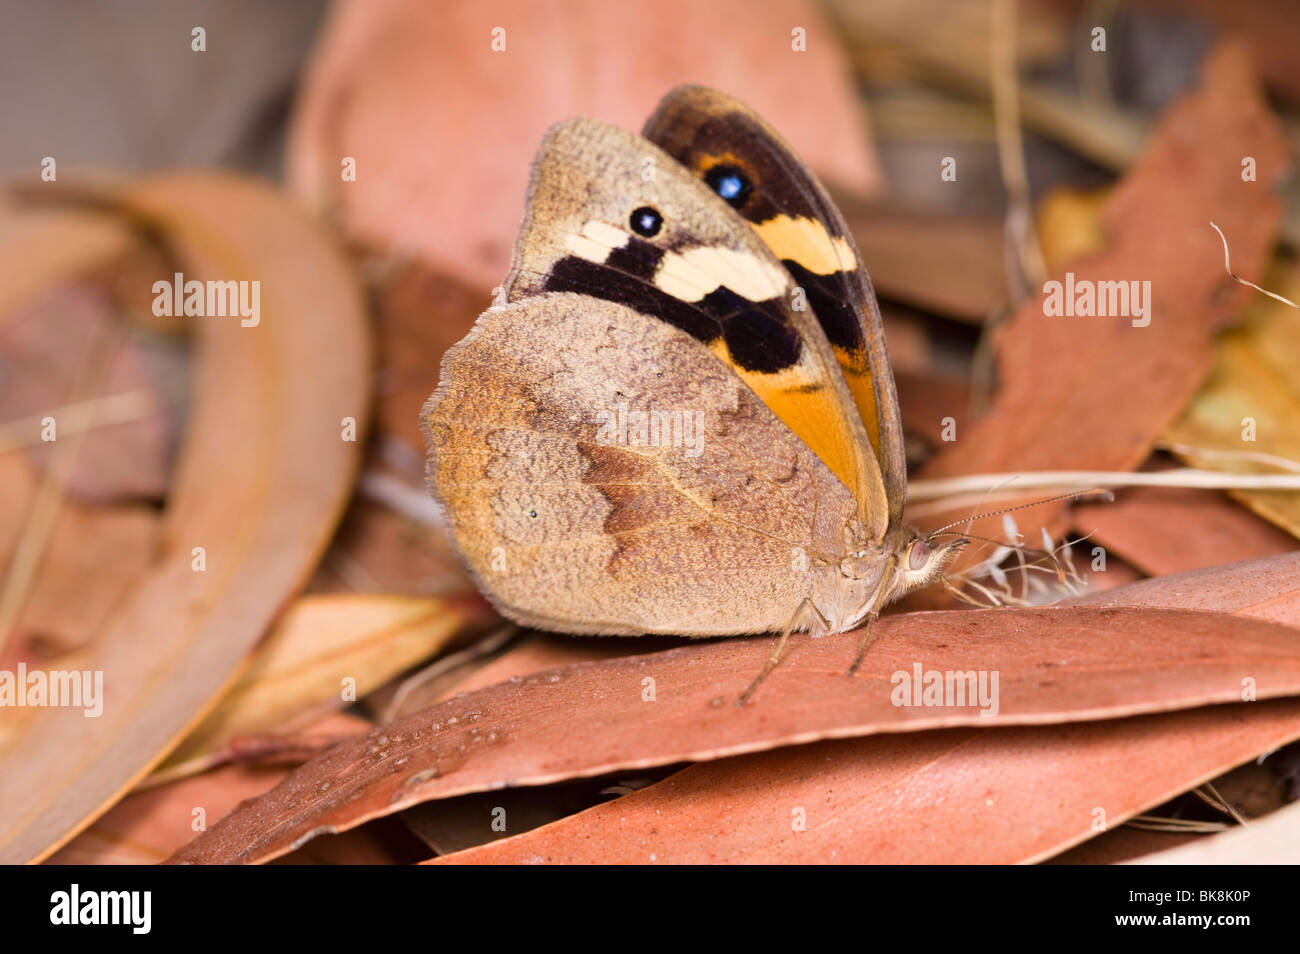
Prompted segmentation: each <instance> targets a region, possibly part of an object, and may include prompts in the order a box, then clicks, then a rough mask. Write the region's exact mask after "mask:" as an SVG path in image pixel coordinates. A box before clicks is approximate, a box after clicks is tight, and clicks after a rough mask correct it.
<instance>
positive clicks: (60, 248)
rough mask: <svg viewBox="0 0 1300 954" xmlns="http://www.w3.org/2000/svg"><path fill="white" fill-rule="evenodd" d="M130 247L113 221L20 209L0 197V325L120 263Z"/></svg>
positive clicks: (85, 213)
mask: <svg viewBox="0 0 1300 954" xmlns="http://www.w3.org/2000/svg"><path fill="white" fill-rule="evenodd" d="M136 242H137V237H136V234H135V232H134V231H133V230H132V229H131V228H130V226H129V225H128V224H127V223H125V222H123V221H122V220H121V219H120V218H119V217H117V216H113V215H109V214H106V213H104V212H101V211H97V210H94V209H80V208H59V209H44V208H37V209H29V208H22V207H19V206H17V205H16V204H12V201H11V200H9V199H8V198H7V197H4V196H0V325H2V324H4V323H5V322H6V321H8V320H9V318H10V317H11V316H12V315H13V314H14V313H15V312H16V311H17V310H18V309H19V308H22V307H23V306H25V305H27V304H28V302H29V301H30V300H31V299H32V298H35V297H37V296H39V295H41V294H43V293H45V292H47V291H48V290H49V289H50V288H51V287H53V286H56V285H59V284H62V283H63V282H65V281H67V280H69V279H72V278H77V277H80V276H82V275H85V274H87V273H89V272H91V271H94V270H95V269H98V268H100V267H102V266H104V265H107V264H108V263H110V262H112V261H114V260H116V259H118V258H121V257H122V256H124V255H126V254H127V253H128V252H129V251H130V250H131V248H132V246H134V245H135V243H136Z"/></svg>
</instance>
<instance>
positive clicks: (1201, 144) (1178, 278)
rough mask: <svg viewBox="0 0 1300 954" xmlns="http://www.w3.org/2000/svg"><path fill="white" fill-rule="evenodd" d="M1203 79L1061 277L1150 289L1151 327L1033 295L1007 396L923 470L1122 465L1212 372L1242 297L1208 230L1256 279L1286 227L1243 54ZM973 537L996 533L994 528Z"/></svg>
mask: <svg viewBox="0 0 1300 954" xmlns="http://www.w3.org/2000/svg"><path fill="white" fill-rule="evenodd" d="M1203 73H1204V78H1203V81H1202V85H1201V87H1200V88H1199V89H1198V90H1196V91H1194V92H1193V93H1192V94H1190V95H1188V96H1186V97H1184V98H1183V99H1182V100H1180V101H1179V102H1178V103H1176V104H1175V105H1174V106H1172V107H1171V108H1170V109H1169V110H1168V111H1167V112H1166V113H1165V114H1164V116H1163V117H1162V119H1161V121H1160V123H1159V124H1158V126H1157V128H1156V129H1155V131H1154V132H1153V133H1152V135H1151V138H1150V140H1149V142H1148V144H1147V146H1146V148H1145V149H1144V151H1143V153H1142V156H1141V158H1140V159H1139V160H1138V161H1137V163H1136V164H1135V165H1134V166H1133V167H1132V168H1131V169H1130V170H1129V172H1128V174H1127V175H1126V176H1125V177H1124V179H1123V181H1122V182H1121V183H1120V184H1119V185H1118V186H1117V187H1116V188H1115V189H1114V190H1113V192H1112V193H1111V194H1110V196H1109V198H1108V199H1107V201H1106V203H1105V208H1104V211H1103V214H1102V227H1103V229H1104V230H1105V232H1106V234H1107V236H1108V237H1109V242H1108V244H1107V246H1106V247H1105V249H1103V250H1102V251H1100V252H1098V253H1096V254H1094V255H1088V256H1085V257H1083V258H1081V259H1076V260H1074V261H1073V263H1072V264H1071V266H1070V269H1069V270H1070V271H1071V272H1073V273H1074V276H1075V280H1076V282H1078V281H1081V280H1088V281H1124V282H1128V281H1150V282H1151V285H1150V288H1151V295H1150V298H1151V301H1150V302H1149V307H1150V316H1151V322H1150V324H1149V325H1148V326H1146V327H1134V326H1133V325H1132V323H1131V322H1132V319H1130V318H1122V317H1121V318H1078V317H1047V316H1046V315H1045V314H1044V296H1043V295H1041V294H1034V295H1033V296H1032V297H1031V299H1030V300H1029V301H1027V302H1026V303H1025V304H1024V305H1023V306H1022V307H1021V308H1020V309H1019V310H1018V311H1017V312H1016V313H1015V315H1014V316H1013V317H1012V318H1011V320H1010V321H1009V322H1008V323H1007V324H1006V325H1004V326H1002V327H1001V328H1000V329H999V331H998V334H997V354H998V367H999V370H1000V373H1001V387H1000V390H999V391H998V392H997V394H996V396H995V398H994V401H993V404H992V407H991V409H990V411H989V413H988V414H987V415H985V416H984V417H983V418H982V419H981V420H979V421H978V422H977V423H976V424H975V425H974V426H973V427H971V428H969V429H968V430H967V431H966V432H965V433H964V434H958V440H957V441H956V443H955V444H950V445H946V446H945V450H944V452H943V453H941V454H938V455H936V457H935V458H934V459H932V460H931V461H929V462H928V463H927V465H926V466H925V467H924V468H923V470H922V473H921V476H923V477H945V476H953V475H959V474H972V473H999V472H1007V471H1022V470H1058V469H1079V468H1083V469H1099V470H1131V469H1133V468H1135V467H1137V466H1138V465H1140V464H1141V463H1142V462H1143V461H1144V460H1146V458H1147V456H1148V454H1149V453H1150V451H1151V448H1152V445H1153V444H1154V442H1155V441H1156V439H1157V438H1158V437H1159V436H1160V434H1161V433H1162V432H1163V431H1164V429H1165V428H1166V427H1167V426H1168V425H1169V423H1170V422H1171V421H1172V420H1173V419H1174V418H1175V417H1176V415H1178V414H1179V413H1180V411H1181V410H1182V409H1183V408H1184V407H1186V405H1187V403H1188V402H1189V401H1190V400H1191V399H1192V397H1193V396H1194V395H1195V393H1196V389H1197V388H1198V387H1199V386H1200V385H1201V384H1202V382H1203V381H1204V380H1205V377H1206V375H1207V374H1208V373H1209V371H1210V368H1211V367H1212V364H1213V360H1214V350H1213V346H1214V338H1213V332H1214V331H1215V330H1216V329H1217V328H1218V327H1220V326H1221V325H1222V324H1223V323H1224V322H1225V321H1226V320H1227V319H1228V318H1230V317H1231V316H1232V315H1233V314H1235V313H1237V312H1238V311H1239V310H1240V308H1241V307H1242V306H1244V304H1245V303H1246V301H1247V299H1248V293H1247V289H1245V288H1243V287H1241V286H1239V285H1237V284H1236V283H1235V282H1233V281H1232V279H1231V278H1229V277H1228V276H1227V275H1226V274H1225V273H1224V271H1223V249H1222V246H1221V245H1220V243H1219V237H1218V236H1217V235H1216V234H1215V233H1214V231H1213V229H1211V228H1210V225H1209V223H1210V222H1211V221H1214V222H1216V223H1218V224H1219V226H1220V227H1221V228H1223V230H1224V232H1225V234H1227V235H1228V237H1229V241H1230V242H1231V244H1232V256H1233V268H1234V270H1236V271H1237V272H1238V274H1241V275H1243V276H1246V277H1249V278H1253V279H1256V280H1257V279H1258V278H1259V276H1260V273H1261V272H1262V270H1263V265H1264V263H1265V261H1266V256H1267V254H1268V251H1269V249H1270V248H1271V247H1272V244H1273V241H1274V238H1275V236H1276V234H1277V229H1278V224H1279V221H1280V214H1281V213H1280V204H1279V201H1278V198H1277V195H1276V193H1275V191H1274V189H1273V184H1275V183H1277V182H1278V181H1280V179H1281V178H1282V176H1283V175H1284V173H1285V171H1286V166H1287V162H1288V159H1287V154H1286V146H1285V141H1284V140H1283V138H1282V136H1281V134H1280V132H1279V130H1278V125H1277V121H1276V120H1275V118H1274V117H1273V116H1272V115H1271V114H1270V113H1269V111H1268V108H1267V106H1266V105H1265V103H1264V101H1263V98H1262V96H1261V93H1260V91H1259V88H1258V85H1257V82H1256V79H1255V76H1254V73H1253V70H1252V68H1251V65H1250V62H1249V58H1248V54H1247V53H1246V51H1245V50H1244V48H1243V47H1241V46H1240V45H1239V44H1236V43H1233V42H1231V41H1226V42H1224V43H1222V44H1220V45H1219V46H1218V47H1216V48H1215V50H1214V51H1213V52H1212V53H1211V54H1210V56H1209V57H1208V59H1207V61H1206V64H1205V67H1204V70H1203ZM1242 156H1253V157H1254V158H1255V159H1256V160H1257V163H1258V166H1257V169H1258V181H1257V182H1243V181H1242V178H1241V171H1242V166H1241V159H1242ZM1056 277H1057V278H1058V279H1060V278H1063V276H1060V275H1059V274H1058V275H1057V276H1056ZM1059 512H1060V505H1053V506H1051V507H1050V508H1048V509H1044V508H1035V509H1034V510H1032V511H1027V512H1026V513H1025V514H1023V515H1017V516H1018V518H1023V519H1021V520H1020V523H1021V525H1022V526H1027V527H1030V528H1035V527H1036V526H1037V525H1038V524H1040V523H1053V524H1055V523H1059V518H1057V517H1055V516H1048V515H1049V514H1050V515H1056V514H1059ZM954 513H955V514H956V515H955V516H949V517H948V519H958V518H960V516H962V515H964V514H963V513H960V512H954ZM945 522H946V521H945ZM1058 529H1059V528H1058ZM990 531H991V533H990ZM977 532H982V533H985V534H987V535H996V534H997V533H998V530H997V525H996V524H992V525H989V526H986V527H985V528H984V529H982V530H981V529H979V527H978V526H977Z"/></svg>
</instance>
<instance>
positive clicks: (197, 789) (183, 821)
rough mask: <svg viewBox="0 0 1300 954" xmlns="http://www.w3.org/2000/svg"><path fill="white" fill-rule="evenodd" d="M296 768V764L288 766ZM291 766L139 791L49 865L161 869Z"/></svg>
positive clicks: (223, 773) (344, 721)
mask: <svg viewBox="0 0 1300 954" xmlns="http://www.w3.org/2000/svg"><path fill="white" fill-rule="evenodd" d="M369 728H370V723H368V722H366V721H365V720H364V719H361V718H358V717H357V716H353V715H347V714H344V713H336V714H332V715H330V716H328V717H326V718H325V719H323V720H321V721H320V722H318V723H316V724H315V725H313V726H312V731H313V732H314V733H317V734H327V733H329V734H334V735H336V736H339V737H342V736H345V735H352V734H358V733H361V732H365V731H366V730H367V729H369ZM287 764H291V763H287ZM287 764H285V765H266V764H255V765H250V764H237V765H224V766H221V767H220V768H217V769H214V770H213V771H211V772H207V773H205V774H203V775H199V776H196V777H192V778H186V779H182V780H180V781H178V782H173V783H171V784H168V785H163V786H159V787H157V788H149V789H145V790H144V791H137V792H133V793H132V794H130V795H128V796H127V797H126V798H124V799H122V801H120V802H118V803H117V804H116V805H114V806H113V807H112V808H111V809H109V811H108V812H107V813H106V814H105V815H104V816H103V817H102V818H100V819H98V820H97V821H96V822H95V823H94V824H93V825H91V826H90V827H89V828H87V829H86V830H85V831H83V832H82V833H81V834H80V835H78V836H77V837H76V838H74V839H73V840H72V841H71V842H69V843H68V844H67V845H65V846H64V847H63V848H61V849H59V851H57V852H56V853H55V854H54V855H53V856H52V857H51V858H49V860H48V861H47V862H46V864H53V865H71V864H76V865H87V864H100V865H102V864H157V863H159V862H160V861H163V860H165V859H166V858H167V856H168V855H170V854H171V853H172V852H173V851H175V850H176V849H177V848H179V847H180V846H181V845H183V844H185V842H187V841H189V840H190V839H191V838H193V837H194V833H195V829H194V827H193V826H194V825H195V823H196V822H197V821H199V820H200V819H199V818H198V817H196V815H195V812H196V810H200V809H201V810H202V816H201V820H202V823H203V824H204V825H210V824H212V822H214V821H216V819H218V818H220V817H221V816H222V815H224V814H226V813H227V812H229V811H230V810H232V809H233V808H234V807H235V806H236V805H238V804H239V803H240V802H242V801H244V800H245V799H248V798H254V797H256V796H257V795H260V794H261V793H262V792H265V791H266V790H267V789H269V788H271V787H273V786H274V785H275V783H276V782H278V781H279V780H280V779H281V778H283V777H284V775H285V773H286V772H287V771H288V768H287Z"/></svg>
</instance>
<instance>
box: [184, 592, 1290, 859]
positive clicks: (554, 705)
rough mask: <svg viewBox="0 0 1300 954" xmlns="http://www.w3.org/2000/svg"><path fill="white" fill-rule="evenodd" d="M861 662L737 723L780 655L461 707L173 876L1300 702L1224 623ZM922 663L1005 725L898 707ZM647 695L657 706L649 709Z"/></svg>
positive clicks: (525, 692) (621, 672) (1011, 613)
mask: <svg viewBox="0 0 1300 954" xmlns="http://www.w3.org/2000/svg"><path fill="white" fill-rule="evenodd" d="M1289 582H1290V585H1291V586H1292V587H1294V581H1293V580H1292V581H1289ZM1115 592H1122V591H1115ZM1292 596H1293V597H1294V598H1300V594H1296V593H1293V594H1292ZM1112 599H1113V600H1117V601H1118V600H1120V599H1121V597H1120V596H1118V595H1113V594H1112ZM851 645H852V640H851V639H846V640H835V639H825V640H813V639H806V638H805V639H798V640H795V641H794V642H793V648H792V649H791V650H790V653H789V657H788V658H787V660H786V661H785V662H784V663H783V665H782V668H781V669H779V670H778V671H777V672H776V673H775V674H774V675H773V676H772V677H771V678H769V679H768V681H767V683H765V684H764V686H763V688H762V690H761V691H760V693H759V694H758V696H757V697H756V702H755V704H753V705H751V706H747V707H745V708H738V707H736V706H735V705H734V700H735V699H736V698H737V696H738V694H739V693H740V691H741V690H742V689H743V688H744V687H745V686H746V685H747V684H748V682H749V681H750V679H752V677H753V675H754V673H755V672H757V670H758V668H759V666H760V665H761V663H762V661H763V659H765V658H766V656H767V654H768V653H769V652H770V648H771V646H772V640H771V639H752V640H725V641H718V642H712V643H705V644H698V645H691V646H687V647H684V648H682V649H675V650H669V651H667V652H662V653H657V654H655V655H652V656H634V657H627V658H620V659H614V660H609V661H606V662H599V663H586V664H581V665H578V666H573V667H569V668H567V669H562V670H556V671H552V672H549V673H543V674H538V675H534V676H531V677H528V678H525V679H521V680H517V681H514V682H509V683H505V684H501V685H497V686H493V687H489V688H487V689H483V690H480V691H478V692H475V693H471V694H469V695H466V696H459V697H457V698H455V699H452V700H450V701H448V702H445V703H442V704H441V705H438V706H435V707H434V708H432V709H429V710H426V711H424V712H422V713H419V714H417V715H415V716H412V717H409V718H407V719H404V720H401V721H399V722H397V723H393V724H391V725H388V726H385V727H384V728H382V729H379V730H376V731H375V732H374V733H372V734H371V735H370V736H368V737H367V738H366V739H365V740H362V741H359V742H358V743H357V744H355V745H345V746H341V747H339V748H338V749H335V750H333V751H332V752H330V753H329V754H327V755H326V756H325V757H323V758H321V759H318V760H316V761H315V762H312V763H310V764H308V765H306V766H304V767H303V768H302V769H301V770H299V771H298V772H297V773H295V774H294V775H292V776H290V778H288V779H286V780H285V782H284V783H283V784H282V785H280V786H279V787H277V788H276V789H275V790H274V791H272V792H270V793H268V794H267V795H266V796H264V797H263V798H262V799H259V800H258V801H257V802H255V803H253V804H251V805H246V806H244V807H243V808H241V810H240V811H238V812H236V813H235V814H234V815H232V816H230V817H228V818H227V819H224V820H223V821H222V822H221V823H220V824H219V825H217V826H216V827H215V828H213V829H211V830H210V831H209V832H207V833H206V834H205V835H203V836H201V837H200V838H198V839H196V840H195V841H194V842H193V843H192V844H190V845H189V846H187V847H186V848H185V849H184V851H182V852H180V853H178V855H177V856H176V859H175V860H184V861H257V860H263V859H266V858H270V857H275V856H276V855H278V854H282V853H283V852H285V851H287V850H289V849H290V848H291V847H292V846H293V845H295V844H297V843H299V842H300V840H301V839H303V838H306V837H311V836H312V834H313V833H316V832H319V831H331V830H344V829H346V828H350V827H354V826H355V825H358V824H360V823H362V822H364V821H366V820H368V819H370V818H374V817H379V816H381V815H385V814H389V813H391V812H393V811H397V810H400V809H402V808H405V807H408V806H410V805H413V804H416V803H419V802H421V801H427V800H429V799H433V798H439V797H448V796H452V795H457V794H463V793H466V792H471V791H481V790H484V789H490V788H495V787H500V786H503V785H522V784H533V785H537V784H544V783H548V782H553V781H558V780H561V779H565V778H573V777H578V776H586V775H597V774H604V773H607V772H611V771H614V770H619V769H625V768H637V767H645V766H653V765H663V764H668V763H671V762H676V761H697V760H705V759H715V758H720V757H724V756H728V755H734V754H738V753H742V752H746V751H754V750H757V749H767V748H773V747H777V746H781V745H788V744H793V743H801V742H809V741H814V740H817V739H824V738H832V737H844V736H854V735H867V734H870V733H875V732H898V731H907V730H917V729H924V728H938V727H943V726H954V725H979V726H992V725H1008V724H1024V723H1042V722H1067V721H1076V720H1080V719H1103V718H1109V717H1113V716H1119V715H1126V714H1136V713H1140V712H1155V711H1161V710H1165V709H1172V708H1180V707H1191V706H1197V705H1202V704H1204V703H1206V702H1210V701H1221V702H1228V701H1234V700H1238V699H1240V697H1241V691H1242V679H1243V676H1246V675H1249V676H1251V677H1252V678H1254V679H1255V680H1256V681H1257V685H1258V692H1259V695H1260V697H1261V698H1263V697H1267V696H1275V695H1285V694H1289V693H1295V692H1300V652H1298V651H1297V646H1298V645H1300V631H1297V630H1294V629H1290V628H1288V627H1285V626H1282V625H1278V624H1274V623H1265V622H1263V621H1260V620H1252V619H1249V618H1245V617H1237V616H1229V615H1226V614H1212V613H1193V612H1187V611H1179V610H1154V611H1153V610H1143V609H1135V610H1118V609H1113V608H1104V609H1099V610H1098V611H1097V612H1096V613H1093V612H1090V611H1089V610H1086V609H1078V608H1059V609H1036V610H1005V611H995V612H985V613H973V612H949V613H921V614H911V615H908V616H895V617H889V618H886V619H882V620H880V621H879V622H878V623H877V635H876V637H875V643H874V644H873V648H872V651H871V653H870V654H869V655H868V656H867V661H866V663H865V664H864V669H863V670H862V671H860V672H859V675H858V678H856V679H853V680H850V679H847V678H845V677H844V667H845V665H846V660H847V658H848V654H849V650H850V648H851ZM917 662H922V663H923V665H924V667H925V668H926V669H929V670H966V669H971V668H980V669H986V670H988V671H997V672H999V673H1000V676H999V680H1000V682H999V693H998V699H999V711H998V713H997V715H995V716H991V717H983V716H981V715H979V713H978V707H977V706H973V705H972V706H967V707H965V708H946V709H943V710H935V709H924V708H911V707H899V706H895V705H893V704H892V702H891V699H890V693H891V689H892V683H891V674H892V673H895V672H899V671H903V672H908V673H910V672H912V671H913V666H914V664H915V663H917ZM646 679H651V680H653V683H652V684H651V685H652V686H653V689H654V692H655V694H656V696H655V698H656V701H654V702H647V701H644V699H643V693H644V692H646V691H647V688H648V686H647V683H646V682H645V680H646Z"/></svg>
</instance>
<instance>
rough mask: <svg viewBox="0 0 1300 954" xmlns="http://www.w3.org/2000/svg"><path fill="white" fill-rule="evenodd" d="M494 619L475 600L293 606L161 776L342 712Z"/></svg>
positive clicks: (336, 599)
mask: <svg viewBox="0 0 1300 954" xmlns="http://www.w3.org/2000/svg"><path fill="white" fill-rule="evenodd" d="M496 618H497V617H496V615H495V614H494V613H492V611H491V610H490V609H489V608H488V605H487V603H486V602H485V601H484V600H483V599H482V598H480V597H478V596H477V595H476V594H466V595H464V596H459V597H449V598H439V599H420V598H417V597H407V596H352V595H334V596H304V597H301V598H300V599H299V600H298V601H297V602H296V603H294V604H293V606H291V607H290V608H289V609H288V610H287V611H286V612H285V613H284V615H283V616H281V617H280V619H279V620H278V621H277V622H276V625H275V628H274V629H273V630H271V634H270V635H269V636H268V637H267V638H266V640H265V641H264V642H263V643H262V645H261V646H259V647H258V649H257V654H256V656H254V658H253V662H252V664H251V665H250V666H249V667H248V669H246V670H245V671H244V673H243V675H241V676H240V678H239V682H237V683H236V684H235V686H234V688H233V689H231V690H230V691H229V692H228V693H226V695H224V696H223V697H222V699H221V702H220V704H219V705H218V706H217V707H216V709H214V710H213V711H212V712H211V713H210V714H209V715H208V717H207V718H206V719H204V720H203V722H202V724H200V725H199V727H198V728H197V729H195V730H194V731H193V732H191V733H190V734H189V736H188V737H187V738H186V739H185V741H184V742H183V743H181V745H180V747H179V748H178V749H177V750H176V751H175V752H173V753H172V754H171V755H170V756H169V757H168V759H167V761H166V762H165V763H164V764H163V766H162V767H161V768H160V769H159V771H162V772H168V771H174V770H175V769H176V768H178V767H181V766H183V764H184V763H187V762H190V761H191V760H197V761H198V763H199V764H200V765H202V764H206V761H205V760H206V757H209V756H211V755H212V754H213V753H215V752H219V751H221V750H222V749H224V748H225V747H226V746H228V745H229V744H230V742H231V740H233V739H235V738H236V737H238V736H243V735H252V734H255V733H260V732H269V731H271V730H273V729H280V728H284V727H292V726H294V725H296V724H299V723H300V722H301V721H302V720H303V719H305V718H310V717H313V716H315V715H317V714H318V713H319V712H320V711H321V709H322V708H326V707H333V708H341V707H342V706H344V705H346V704H347V703H348V702H354V701H356V700H357V699H360V698H363V697H364V696H366V695H368V694H369V693H370V692H371V691H372V690H374V689H375V688H376V687H377V686H380V685H382V684H383V683H384V682H386V681H387V680H388V679H391V678H392V677H393V676H395V675H397V674H398V673H400V672H402V671H404V670H406V669H409V668H411V667H412V666H415V665H417V664H419V663H420V662H423V661H424V660H426V659H429V658H431V657H433V656H436V655H437V654H438V653H439V652H441V651H442V650H443V648H445V647H446V645H447V644H448V642H449V641H450V640H452V639H454V638H455V637H457V636H459V635H461V634H462V633H464V632H465V631H466V630H467V629H472V628H474V627H475V626H481V625H483V624H485V623H487V622H489V621H492V620H495V619H496ZM345 692H346V693H347V698H346V699H345V698H344V694H345Z"/></svg>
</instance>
